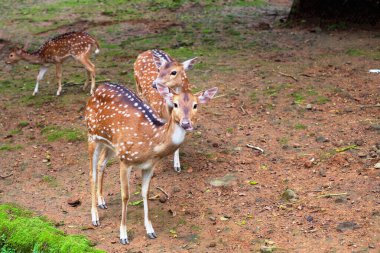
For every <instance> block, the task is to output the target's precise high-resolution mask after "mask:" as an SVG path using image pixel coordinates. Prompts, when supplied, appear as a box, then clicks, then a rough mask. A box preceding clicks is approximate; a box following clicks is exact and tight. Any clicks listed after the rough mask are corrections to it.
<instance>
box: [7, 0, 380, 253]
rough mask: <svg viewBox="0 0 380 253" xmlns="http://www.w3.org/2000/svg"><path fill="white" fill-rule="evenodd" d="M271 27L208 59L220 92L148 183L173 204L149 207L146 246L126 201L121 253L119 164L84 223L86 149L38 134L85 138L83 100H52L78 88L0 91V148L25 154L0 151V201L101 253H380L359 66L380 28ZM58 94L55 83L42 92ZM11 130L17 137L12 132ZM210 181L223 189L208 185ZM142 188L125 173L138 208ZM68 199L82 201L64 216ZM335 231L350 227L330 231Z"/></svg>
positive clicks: (375, 173)
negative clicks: (28, 96)
mask: <svg viewBox="0 0 380 253" xmlns="http://www.w3.org/2000/svg"><path fill="white" fill-rule="evenodd" d="M271 2H273V3H272V4H273V5H276V4H279V6H280V7H283V6H284V5H285V4H288V6H289V2H286V1H271ZM272 21H273V22H274V21H275V20H273V19H272V18H271V17H268V18H267V19H266V20H264V21H262V22H264V23H266V24H268V26H266V25H261V26H256V25H253V26H252V29H253V32H255V33H256V34H257V36H258V37H259V38H260V45H259V46H258V47H256V49H255V50H252V51H244V52H241V53H235V54H229V55H226V56H225V57H223V60H222V61H221V62H220V63H218V66H227V67H229V68H230V70H226V71H220V70H219V71H218V70H214V69H213V66H207V67H208V68H209V75H210V80H211V81H210V82H208V83H205V84H202V87H203V88H206V87H212V86H218V87H219V88H220V92H219V97H217V98H216V99H215V100H214V101H212V102H211V103H210V104H208V105H207V106H204V107H202V108H201V109H200V112H199V113H200V117H199V121H198V125H199V126H198V128H197V129H196V130H195V131H194V132H193V133H190V134H188V136H187V139H186V142H185V143H184V145H183V147H182V148H181V153H182V154H181V161H182V164H183V171H182V172H181V173H176V172H175V171H174V170H173V169H172V160H171V159H172V157H168V158H167V159H165V160H164V161H163V162H162V163H161V164H160V166H158V167H157V168H156V170H155V176H154V178H153V180H152V185H151V193H150V196H151V197H154V196H157V195H158V196H162V195H163V193H162V192H161V191H159V190H158V189H157V188H156V187H160V188H162V189H164V190H165V191H166V192H167V193H168V194H169V195H170V198H169V199H168V200H167V201H166V202H164V203H161V202H160V201H159V200H158V198H155V199H154V200H151V201H150V211H151V214H152V215H151V217H152V223H153V226H154V228H155V231H156V233H157V235H158V238H157V239H155V240H150V239H148V238H147V237H146V235H145V229H144V225H143V224H144V222H143V207H142V206H140V205H138V206H129V208H128V229H129V236H130V245H127V246H123V245H120V244H119V240H118V236H119V222H120V216H121V210H120V206H121V200H120V187H119V175H118V163H117V162H114V163H112V164H111V165H110V166H108V168H107V171H106V175H105V195H106V201H107V204H108V209H107V210H99V212H100V220H101V226H100V227H96V228H95V227H92V225H91V215H90V188H89V178H88V164H89V162H88V154H87V145H86V141H79V142H72V143H71V142H67V141H65V140H61V141H55V142H48V141H47V140H46V136H44V135H43V134H42V133H41V129H42V128H43V126H46V125H57V126H63V127H75V128H79V129H82V130H85V126H84V120H83V108H84V105H85V102H86V101H85V99H84V100H81V99H74V100H72V101H70V103H64V104H63V103H62V101H63V100H64V99H65V96H67V94H69V93H81V92H82V91H81V85H74V86H66V88H64V93H63V95H62V96H61V97H54V98H53V99H49V100H48V101H47V102H45V103H43V104H42V105H41V106H27V105H24V104H21V105H19V104H17V101H19V98H20V95H18V94H8V93H5V94H2V95H1V96H0V124H1V129H0V138H1V140H0V144H9V145H13V146H15V145H17V144H18V145H22V146H23V148H22V149H19V150H13V151H6V150H3V151H0V159H1V161H0V163H1V169H0V172H1V173H0V175H1V176H7V175H11V176H9V177H6V178H0V202H15V203H17V204H20V205H22V206H25V207H27V208H29V209H32V210H33V211H35V212H36V213H37V214H39V215H44V216H47V217H48V218H49V219H51V220H53V221H55V222H56V223H57V225H58V226H59V228H60V229H62V230H63V231H65V232H67V233H70V234H82V235H86V236H88V237H89V238H90V239H91V240H92V241H93V242H94V243H96V245H97V247H98V248H100V249H104V250H106V251H107V252H250V251H252V252H257V251H259V250H260V248H261V247H262V246H265V245H266V246H268V247H276V249H277V251H278V252H379V251H380V205H379V204H380V170H379V169H375V168H374V165H375V164H376V163H378V162H379V160H380V159H379V157H380V138H379V137H380V135H379V131H380V130H379V126H380V111H379V110H380V108H379V106H378V105H379V103H380V86H379V83H380V75H379V74H371V73H368V70H369V69H372V68H380V61H379V60H380V57H376V52H377V55H379V54H380V53H379V50H380V46H379V45H380V43H379V42H380V32H379V31H374V30H371V29H368V30H365V29H362V30H350V29H349V30H345V31H332V30H323V31H322V30H319V29H314V28H305V29H304V28H277V27H276V26H274V25H273V23H270V22H272ZM258 23H260V22H258ZM86 25H93V24H91V23H86ZM156 25H157V24H156ZM162 25H163V26H164V27H166V26H167V25H168V24H162ZM157 29H158V28H157ZM280 49H281V50H280ZM354 49H355V50H356V51H360V52H361V53H360V54H359V53H358V54H355V53H354V52H356V51H354ZM72 71H77V70H72ZM130 71H131V70H130ZM26 72H27V70H26ZM68 73H69V72H65V71H64V77H65V76H66V78H67V79H68V76H69V74H68ZM28 74H29V75H34V74H37V73H31V71H29V72H28ZM190 78H192V77H191V75H190ZM56 88H57V87H56V85H55V79H53V78H52V80H51V82H50V84H49V85H47V84H46V83H45V84H44V85H42V86H41V91H40V94H39V96H41V94H44V93H45V94H54V92H55V89H56ZM30 93H32V90H30ZM376 105H377V106H376ZM21 121H27V122H29V125H28V126H25V127H20V126H18V125H19V123H20V122H21ZM14 129H20V131H21V132H19V133H17V134H16V133H14V134H10V131H12V130H14ZM247 144H251V145H253V146H257V147H260V148H262V149H263V150H264V153H261V152H259V151H257V150H255V149H252V148H250V147H248V146H247ZM345 149H347V150H345ZM44 159H46V160H44ZM226 175H227V176H226ZM223 177H224V181H223ZM216 178H219V179H221V178H222V181H223V183H224V184H225V185H224V186H220V187H217V186H213V185H211V184H210V182H211V181H212V180H213V179H216ZM250 181H251V183H250ZM252 181H255V182H257V184H254V182H252ZM140 183H141V175H140V173H139V172H138V171H135V172H134V173H133V174H132V184H131V185H132V192H131V197H132V199H131V201H136V200H139V199H140V195H139V194H138V193H139V184H140ZM286 189H291V190H293V191H294V192H295V193H296V195H297V198H295V199H292V200H290V201H287V200H285V199H283V198H282V194H283V192H284V191H285V190H286ZM135 193H136V194H135ZM326 194H337V195H336V196H330V197H328V196H324V195H326ZM72 198H78V199H79V200H80V201H81V204H80V205H79V206H76V207H71V206H70V205H68V203H67V202H68V200H69V199H72ZM343 222H352V223H355V224H356V225H354V226H351V227H349V228H348V229H347V230H344V231H341V230H339V229H338V226H339V224H341V223H343Z"/></svg>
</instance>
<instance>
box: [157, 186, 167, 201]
mask: <svg viewBox="0 0 380 253" xmlns="http://www.w3.org/2000/svg"><path fill="white" fill-rule="evenodd" d="M156 189H157V190H160V191H161V192H162V193H163V194H165V196H166V198H167V199H169V194H167V193H166V191H164V189H162V188H161V187H159V186H157V187H156Z"/></svg>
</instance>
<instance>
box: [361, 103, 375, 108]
mask: <svg viewBox="0 0 380 253" xmlns="http://www.w3.org/2000/svg"><path fill="white" fill-rule="evenodd" d="M358 106H360V108H369V107H380V104H375V105H358Z"/></svg>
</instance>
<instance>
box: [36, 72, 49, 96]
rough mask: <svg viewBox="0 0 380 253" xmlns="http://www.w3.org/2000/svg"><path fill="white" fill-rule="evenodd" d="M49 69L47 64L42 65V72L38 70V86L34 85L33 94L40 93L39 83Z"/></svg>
mask: <svg viewBox="0 0 380 253" xmlns="http://www.w3.org/2000/svg"><path fill="white" fill-rule="evenodd" d="M47 70H48V68H47V67H45V66H42V67H41V68H40V72H38V75H37V81H36V86H35V87H34V91H33V96H35V95H36V94H37V93H38V85H39V83H40V81H41V80H42V79H43V78H44V75H45V73H46V71H47Z"/></svg>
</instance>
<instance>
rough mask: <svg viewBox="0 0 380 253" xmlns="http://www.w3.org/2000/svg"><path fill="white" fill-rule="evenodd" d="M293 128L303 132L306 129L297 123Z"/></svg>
mask: <svg viewBox="0 0 380 253" xmlns="http://www.w3.org/2000/svg"><path fill="white" fill-rule="evenodd" d="M294 128H295V129H297V130H304V129H306V128H307V126H305V125H303V124H301V123H297V124H295V125H294Z"/></svg>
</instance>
